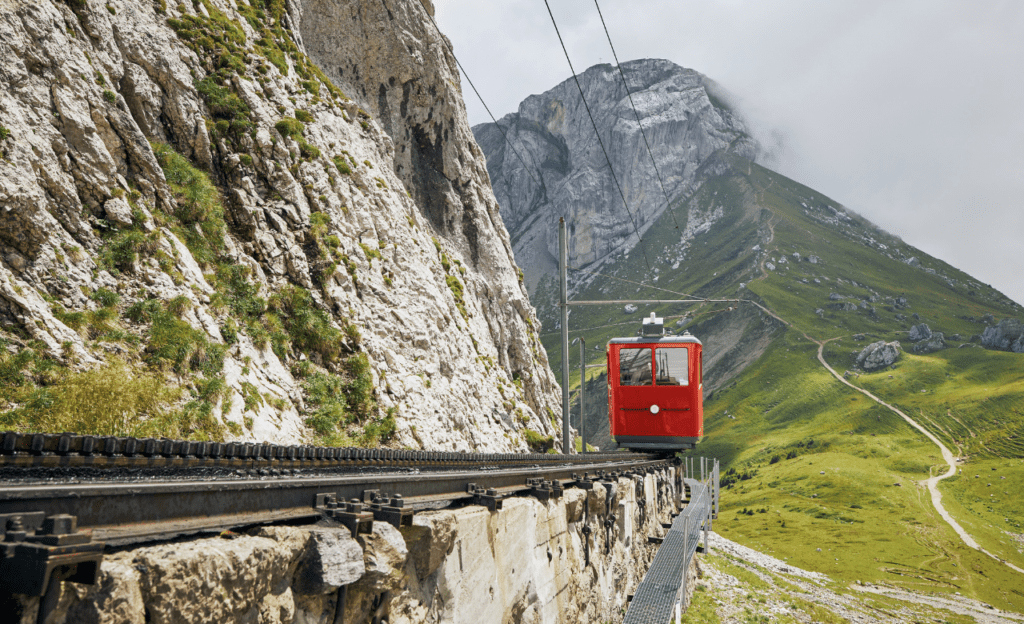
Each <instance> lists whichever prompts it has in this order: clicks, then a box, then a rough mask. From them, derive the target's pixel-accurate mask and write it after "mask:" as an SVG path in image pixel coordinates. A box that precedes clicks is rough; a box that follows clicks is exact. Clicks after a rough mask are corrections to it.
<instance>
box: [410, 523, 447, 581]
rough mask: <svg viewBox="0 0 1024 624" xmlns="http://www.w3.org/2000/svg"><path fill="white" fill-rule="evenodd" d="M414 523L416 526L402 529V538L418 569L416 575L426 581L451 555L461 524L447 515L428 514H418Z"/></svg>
mask: <svg viewBox="0 0 1024 624" xmlns="http://www.w3.org/2000/svg"><path fill="white" fill-rule="evenodd" d="M412 522H413V526H411V527H402V536H403V537H404V538H405V543H406V546H407V547H408V549H409V556H410V557H412V560H413V563H414V564H415V565H416V573H417V574H418V575H419V576H420V578H426V577H428V576H430V575H431V574H433V573H434V570H436V569H437V566H439V565H441V562H442V561H444V558H445V557H447V556H448V555H450V554H451V552H452V547H453V546H454V545H455V538H456V535H457V533H456V527H457V520H456V518H455V516H453V515H452V514H451V513H450V512H447V511H433V512H429V511H428V512H424V513H418V514H416V516H415V517H414V518H413V521H412Z"/></svg>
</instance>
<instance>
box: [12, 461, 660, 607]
mask: <svg viewBox="0 0 1024 624" xmlns="http://www.w3.org/2000/svg"><path fill="white" fill-rule="evenodd" d="M676 474H677V473H676V470H675V469H671V470H662V471H657V472H655V473H653V474H647V475H643V476H636V477H623V478H619V479H618V480H617V481H615V482H609V483H599V484H598V485H597V486H596V487H595V488H594V489H592V490H581V489H567V490H566V491H565V492H564V494H563V495H562V497H561V498H559V499H555V500H551V501H548V502H539V501H537V500H535V499H533V498H512V499H508V500H506V501H505V502H504V507H503V509H502V510H501V511H496V512H489V511H488V510H487V509H486V508H484V507H478V506H469V507H463V508H460V509H451V510H440V511H426V512H421V513H419V514H417V515H416V517H415V518H414V520H413V526H411V527H402V529H401V531H399V530H398V529H395V528H394V527H392V526H391V525H390V524H387V523H384V522H375V523H374V528H373V533H372V534H369V535H359V536H358V538H356V539H354V538H353V537H352V536H351V534H350V533H349V532H348V529H346V528H334V527H285V526H276V527H264V528H259V529H255V530H252V531H250V532H249V533H247V534H234V533H225V534H224V535H223V536H221V537H213V538H205V539H198V540H192V541H184V542H177V543H169V544H160V545H155V546H144V547H140V548H134V549H131V550H124V551H121V552H117V553H115V554H111V555H108V556H107V557H106V558H105V559H104V561H103V564H102V566H101V569H100V576H99V580H98V582H97V584H96V585H94V586H88V585H77V584H74V583H64V584H63V587H62V591H61V595H60V598H59V602H58V606H57V609H56V612H55V615H54V617H53V618H52V619H51V620H50V621H51V623H52V624H71V623H76V624H78V623H85V622H130V623H133V624H143V623H144V622H147V623H152V624H178V623H181V624H185V623H189V624H191V623H194V622H229V621H230V622H263V623H265V624H291V623H300V622H323V623H330V622H336V621H342V622H348V623H352V624H362V623H363V622H379V621H384V619H386V621H388V622H391V623H392V624H399V623H408V624H413V623H419V622H452V623H466V624H487V623H492V622H493V623H494V624H504V623H506V622H527V623H529V622H532V623H542V622H544V623H552V624H553V623H556V622H572V621H580V622H602V621H611V620H615V619H618V617H619V616H620V614H621V612H622V609H623V608H624V607H625V605H626V596H627V595H628V594H629V593H630V592H632V591H633V590H634V589H635V588H636V586H637V584H638V583H639V582H640V580H641V579H642V578H643V575H644V572H645V571H646V569H647V567H648V565H649V564H650V561H651V560H652V559H653V557H654V553H655V552H656V550H657V547H656V546H654V545H651V544H648V543H647V536H648V535H664V533H665V530H664V529H663V528H662V526H661V523H663V522H669V521H670V520H671V518H672V515H673V514H674V513H677V512H678V509H677V508H676V504H677V501H678V495H679V492H678V490H677V489H676V483H677V481H676V478H677V477H676ZM640 501H643V503H644V504H643V505H640V504H638V503H639V502H640ZM606 520H607V522H606ZM16 598H17V599H16V600H15V601H14V605H13V606H16V609H15V611H14V612H13V613H9V615H11V616H13V617H12V618H11V621H13V622H21V623H23V624H29V623H31V622H35V621H36V619H35V618H36V613H37V609H38V604H39V599H38V598H24V597H16ZM339 617H340V619H339Z"/></svg>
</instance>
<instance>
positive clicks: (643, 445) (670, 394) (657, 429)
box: [608, 314, 704, 451]
mask: <svg viewBox="0 0 1024 624" xmlns="http://www.w3.org/2000/svg"><path fill="white" fill-rule="evenodd" d="M701 349H702V344H701V342H700V340H698V339H697V338H695V337H693V336H691V335H690V334H689V333H684V334H683V335H681V336H666V335H664V329H663V324H662V321H661V319H658V318H655V317H654V315H653V314H652V315H651V318H649V319H644V326H643V331H642V332H641V336H639V337H635V338H613V339H612V340H611V341H609V343H608V421H609V423H610V425H611V434H612V436H613V437H614V438H615V441H616V442H617V443H618V445H619V446H621V447H625V448H629V449H634V450H637V451H680V450H684V449H690V448H693V446H694V445H695V444H697V443H698V442H700V439H701V438H702V437H703V436H704V384H703V379H702V376H701V366H702V354H701Z"/></svg>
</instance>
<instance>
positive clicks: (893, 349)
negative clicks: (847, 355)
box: [857, 340, 900, 371]
mask: <svg viewBox="0 0 1024 624" xmlns="http://www.w3.org/2000/svg"><path fill="white" fill-rule="evenodd" d="M899 357H900V343H899V342H895V341H893V342H885V341H884V340H879V341H878V342H872V343H871V344H869V345H868V346H866V347H864V349H863V350H862V351H861V352H860V354H859V355H858V356H857V366H859V367H861V368H863V369H864V370H866V371H873V370H878V369H881V368H885V367H886V366H892V365H893V364H894V363H895V362H896V360H897V359H898V358H899Z"/></svg>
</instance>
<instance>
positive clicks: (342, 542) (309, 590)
mask: <svg viewBox="0 0 1024 624" xmlns="http://www.w3.org/2000/svg"><path fill="white" fill-rule="evenodd" d="M365 572H366V566H365V564H364V563H363V549H362V548H361V547H360V546H359V544H358V542H356V540H354V539H353V538H352V534H351V532H350V531H349V530H348V529H347V528H344V527H340V528H321V529H317V530H314V531H311V532H310V536H309V543H308V545H307V546H306V553H305V556H304V557H303V560H302V562H301V563H300V564H299V566H298V568H297V569H296V571H295V580H294V582H293V583H292V586H293V587H294V588H295V591H297V592H299V593H301V594H326V593H329V592H333V591H336V590H337V589H338V588H339V587H341V586H342V585H348V584H350V583H355V582H356V581H358V580H359V579H360V578H361V577H362V576H363V574H364V573H365Z"/></svg>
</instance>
